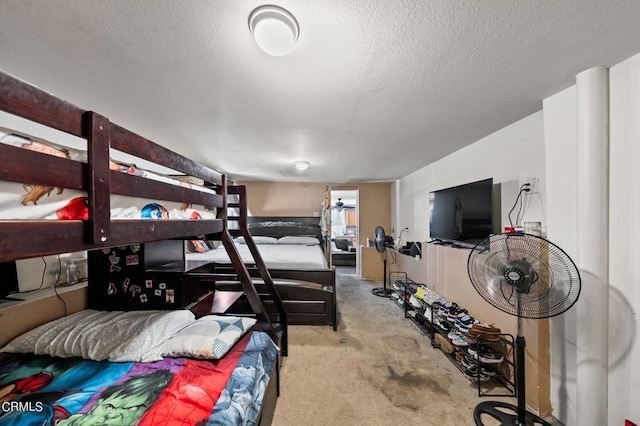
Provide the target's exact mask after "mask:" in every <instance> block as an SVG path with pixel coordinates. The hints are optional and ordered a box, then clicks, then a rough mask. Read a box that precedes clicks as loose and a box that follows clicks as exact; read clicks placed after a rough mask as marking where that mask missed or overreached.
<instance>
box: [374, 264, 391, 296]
mask: <svg viewBox="0 0 640 426" xmlns="http://www.w3.org/2000/svg"><path fill="white" fill-rule="evenodd" d="M382 275H383V277H382V287H376V288H374V289H372V290H371V292H372V293H373V294H375V295H376V296H379V297H389V295H390V294H391V291H389V290H387V257H386V256H385V258H384V260H383V262H382Z"/></svg>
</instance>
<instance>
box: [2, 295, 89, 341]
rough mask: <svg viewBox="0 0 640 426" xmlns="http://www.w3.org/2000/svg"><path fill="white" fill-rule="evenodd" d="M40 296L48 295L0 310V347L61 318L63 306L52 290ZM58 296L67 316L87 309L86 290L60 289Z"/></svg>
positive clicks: (63, 311)
mask: <svg viewBox="0 0 640 426" xmlns="http://www.w3.org/2000/svg"><path fill="white" fill-rule="evenodd" d="M39 293H40V294H50V295H48V296H45V297H42V298H36V297H35V296H36V295H37V294H36V292H34V293H32V295H34V299H35V300H33V301H29V302H24V303H19V304H15V305H10V306H8V307H6V308H2V309H0V324H1V325H2V326H0V346H4V345H5V344H7V343H9V341H10V340H11V339H13V338H14V337H17V336H19V335H20V334H22V333H24V332H26V331H29V330H31V329H33V328H35V327H37V326H39V325H42V324H44V323H46V322H49V321H53V320H55V319H58V318H62V316H64V313H65V307H64V306H65V305H64V304H63V303H62V301H61V300H60V299H59V298H58V296H55V295H54V294H53V290H51V289H46V290H41V291H40V292H39ZM59 296H60V297H61V298H62V299H63V300H64V303H65V304H66V307H67V308H66V309H67V311H66V312H67V314H73V313H75V312H78V311H80V310H82V309H86V308H87V288H86V287H83V288H78V289H61V291H60V293H59Z"/></svg>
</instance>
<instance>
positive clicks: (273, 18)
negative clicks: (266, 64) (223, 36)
mask: <svg viewBox="0 0 640 426" xmlns="http://www.w3.org/2000/svg"><path fill="white" fill-rule="evenodd" d="M249 29H250V30H251V34H253V37H254V38H255V39H256V43H258V46H260V49H262V50H263V51H264V52H265V53H267V54H269V55H271V56H284V55H286V54H287V53H289V52H290V51H291V49H293V46H294V44H295V43H296V40H298V35H299V34H300V27H298V21H296V18H295V17H294V16H293V15H292V14H291V13H289V11H287V10H285V9H283V8H281V7H279V6H273V5H266V6H260V7H257V8H256V9H254V10H253V12H251V15H249Z"/></svg>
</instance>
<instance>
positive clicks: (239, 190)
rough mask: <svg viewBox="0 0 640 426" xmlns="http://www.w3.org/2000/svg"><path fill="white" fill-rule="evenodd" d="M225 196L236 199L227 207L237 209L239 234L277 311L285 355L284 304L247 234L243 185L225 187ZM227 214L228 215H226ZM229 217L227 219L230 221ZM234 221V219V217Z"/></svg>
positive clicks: (245, 200) (249, 235) (245, 196)
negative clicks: (231, 196)
mask: <svg viewBox="0 0 640 426" xmlns="http://www.w3.org/2000/svg"><path fill="white" fill-rule="evenodd" d="M227 190H228V192H227V194H228V195H233V196H235V197H233V198H236V199H237V203H235V202H234V203H229V204H228V207H230V208H234V209H237V211H238V213H237V218H238V219H237V220H238V225H239V232H240V234H241V235H242V236H243V237H244V240H245V243H246V245H247V247H248V248H249V251H250V252H251V257H253V261H254V263H255V266H256V268H257V269H258V272H259V274H260V278H262V280H263V281H264V285H265V287H266V289H267V291H268V292H269V296H270V300H271V301H272V302H273V304H274V306H275V308H276V310H277V311H278V317H279V319H280V324H282V348H283V349H282V352H283V355H284V356H286V355H287V343H288V334H287V324H288V321H287V312H286V311H285V308H284V303H283V302H282V298H281V297H280V294H279V293H278V290H277V289H276V286H275V283H274V282H273V278H272V277H271V274H270V273H269V270H268V269H267V266H266V265H265V263H264V260H263V259H262V256H261V255H260V252H259V251H258V247H257V246H256V243H255V241H254V240H253V237H252V236H251V234H250V233H249V229H248V226H247V189H246V186H244V185H235V186H228V187H227ZM227 214H228V213H227ZM230 218H231V217H229V219H230ZM234 219H235V217H234Z"/></svg>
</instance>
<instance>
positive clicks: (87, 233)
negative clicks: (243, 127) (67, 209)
mask: <svg viewBox="0 0 640 426" xmlns="http://www.w3.org/2000/svg"><path fill="white" fill-rule="evenodd" d="M0 110H3V111H5V112H8V113H10V114H13V115H16V116H19V117H22V118H26V119H28V120H31V121H34V122H37V123H40V124H43V125H45V126H48V127H51V128H53V129H57V130H61V131H63V132H66V133H69V134H71V135H74V136H77V137H81V138H83V139H85V140H86V141H87V151H88V162H87V163H81V162H78V161H74V160H70V159H65V158H58V157H53V156H51V155H47V154H43V153H39V152H34V151H29V150H25V149H21V148H18V147H13V146H9V145H5V144H0V158H2V162H3V167H2V168H0V180H5V181H13V182H19V183H22V184H32V185H44V186H50V187H58V188H70V189H76V190H80V191H86V192H87V193H88V199H89V217H90V219H89V220H88V221H73V220H72V221H65V223H62V224H61V223H52V222H54V221H47V220H30V221H28V224H25V222H26V221H24V220H16V221H2V222H3V223H2V224H1V228H0V229H1V231H0V232H1V233H2V238H0V261H9V260H15V259H23V258H27V257H36V256H43V255H48V254H55V253H61V252H75V251H82V250H90V249H94V248H100V247H106V246H114V245H122V244H125V243H126V242H131V241H136V242H147V241H157V240H163V239H169V238H187V237H195V236H197V235H204V234H216V233H220V232H221V231H222V230H223V229H224V226H225V224H224V223H223V220H206V221H191V220H171V222H170V223H169V222H168V221H143V220H118V221H111V219H110V195H112V194H117V195H128V196H133V197H143V198H149V199H156V200H166V201H176V202H183V203H188V204H195V205H206V206H209V207H210V208H222V205H223V200H224V199H225V195H226V194H225V189H226V188H225V186H224V177H223V175H222V174H220V173H218V172H216V171H214V170H211V169H208V168H207V167H205V166H203V165H200V164H199V163H196V162H195V161H193V160H190V159H188V158H186V157H183V156H182V155H180V154H177V153H175V152H173V151H170V150H168V149H166V148H163V147H162V146H160V145H158V144H156V143H154V142H152V141H149V140H147V139H145V138H143V137H141V136H139V135H137V134H135V133H133V132H130V131H128V130H126V129H124V128H122V127H120V126H118V125H116V124H114V123H111V122H110V121H109V120H108V119H106V118H105V117H103V116H101V115H99V114H96V113H95V112H92V111H84V110H82V109H80V108H78V107H76V106H74V105H71V104H70V103H68V102H65V101H63V100H60V99H58V98H56V97H55V96H53V95H51V94H49V93H47V92H45V91H43V90H41V89H38V88H36V87H34V86H32V85H30V84H28V83H25V82H23V81H21V80H19V79H17V78H15V77H12V76H10V75H8V74H5V73H2V72H0ZM110 148H113V149H115V150H118V151H122V152H125V153H127V154H130V155H134V156H136V157H139V158H142V159H144V160H146V161H150V162H153V163H155V164H158V165H161V166H164V167H168V168H170V169H172V170H176V171H178V172H182V173H184V174H187V175H190V176H194V177H197V178H199V179H202V180H203V181H204V182H205V184H206V185H208V186H210V187H211V188H213V189H216V190H217V194H208V193H204V192H202V191H197V190H192V189H188V188H184V187H179V186H176V185H171V184H167V183H163V182H158V181H153V180H151V179H145V178H141V177H139V176H132V175H127V174H124V173H120V172H118V171H113V170H110V169H109V161H110V152H109V151H110ZM43 170H46V173H43V172H42V171H43ZM56 222H57V221H56ZM25 241H28V245H25Z"/></svg>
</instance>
